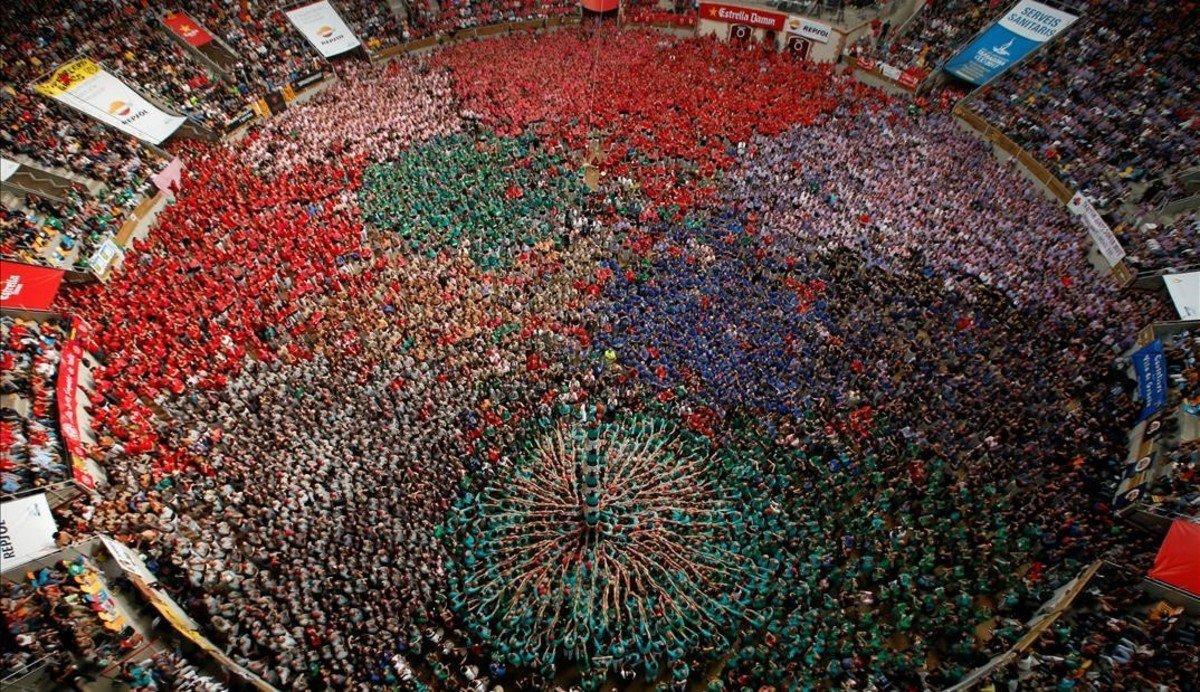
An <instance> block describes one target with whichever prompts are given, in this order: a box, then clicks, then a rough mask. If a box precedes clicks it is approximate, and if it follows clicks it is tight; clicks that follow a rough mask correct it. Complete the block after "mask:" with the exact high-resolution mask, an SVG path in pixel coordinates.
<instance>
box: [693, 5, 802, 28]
mask: <svg viewBox="0 0 1200 692" xmlns="http://www.w3.org/2000/svg"><path fill="white" fill-rule="evenodd" d="M700 19H708V20H711V21H714V22H724V23H726V24H744V25H746V26H749V27H752V28H755V29H767V30H769V31H782V30H783V28H784V27H785V26H786V25H787V20H788V16H787V15H786V14H780V13H778V12H765V11H763V10H756V9H754V8H751V7H740V6H738V5H722V4H719V3H715V2H702V3H700Z"/></svg>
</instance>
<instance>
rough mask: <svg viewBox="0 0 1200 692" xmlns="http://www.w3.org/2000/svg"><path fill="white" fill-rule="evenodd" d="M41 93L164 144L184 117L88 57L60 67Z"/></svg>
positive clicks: (39, 91) (45, 83)
mask: <svg viewBox="0 0 1200 692" xmlns="http://www.w3.org/2000/svg"><path fill="white" fill-rule="evenodd" d="M35 88H36V89H37V91H38V93H40V94H42V95H43V96H48V97H50V98H52V99H55V100H56V101H59V102H61V103H63V104H66V105H68V106H70V107H71V108H74V109H75V110H77V111H80V112H81V113H83V114H85V115H87V116H88V117H91V118H94V119H96V120H99V121H100V122H102V123H104V124H105V125H109V126H112V127H115V128H116V129H118V130H120V131H121V132H124V133H126V134H128V135H132V136H134V137H137V138H138V139H140V140H142V141H144V142H149V143H151V144H162V142H163V140H165V139H166V138H167V137H170V136H171V135H172V134H174V133H175V130H178V129H179V126H180V125H182V124H183V123H184V121H185V118H183V117H182V116H178V115H171V114H170V113H167V112H165V111H163V110H161V109H159V108H158V107H157V106H155V105H154V104H152V103H150V102H149V101H147V100H146V99H144V98H142V95H141V94H139V93H137V92H136V91H134V90H133V89H132V88H131V87H130V86H129V85H128V84H126V83H124V82H122V81H121V80H120V79H118V78H117V77H116V76H115V75H112V74H110V73H109V72H107V71H105V69H104V68H103V67H100V65H98V64H96V63H94V62H92V61H91V60H89V59H87V58H81V59H79V60H73V61H71V62H69V63H66V64H65V65H63V66H61V67H59V68H58V69H57V70H55V71H54V73H53V74H52V75H50V77H49V78H48V79H46V80H45V81H43V82H41V83H39V84H37V85H36V86H35Z"/></svg>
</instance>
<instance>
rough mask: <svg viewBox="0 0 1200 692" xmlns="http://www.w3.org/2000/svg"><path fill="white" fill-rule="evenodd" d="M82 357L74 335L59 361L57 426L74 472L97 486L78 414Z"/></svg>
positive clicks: (86, 483)
mask: <svg viewBox="0 0 1200 692" xmlns="http://www.w3.org/2000/svg"><path fill="white" fill-rule="evenodd" d="M82 358H83V346H82V345H80V343H79V341H77V340H75V339H72V340H70V341H68V342H67V343H66V344H64V345H63V350H62V358H60V359H59V361H58V386H57V388H56V394H57V395H58V398H57V400H56V402H57V405H58V429H59V432H61V433H62V438H63V444H64V445H66V448H67V453H68V454H70V455H71V475H72V476H73V477H74V478H75V480H76V481H77V482H78V483H80V484H82V485H84V486H86V487H87V488H89V489H95V487H96V479H95V478H92V474H91V473H89V472H88V470H87V467H86V465H85V463H86V462H85V457H84V450H83V441H82V438H81V436H80V434H79V420H78V417H77V416H76V411H77V410H78V404H79V363H80V360H81V359H82Z"/></svg>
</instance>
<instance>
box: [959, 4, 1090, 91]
mask: <svg viewBox="0 0 1200 692" xmlns="http://www.w3.org/2000/svg"><path fill="white" fill-rule="evenodd" d="M1076 19H1079V18H1078V17H1076V16H1075V15H1073V14H1070V13H1068V12H1063V11H1062V10H1058V9H1055V8H1053V7H1050V6H1049V5H1043V4H1042V3H1040V2H1035V0H1020V2H1018V3H1017V4H1016V5H1014V6H1013V8H1012V9H1011V10H1009V11H1008V12H1006V13H1005V14H1004V16H1003V17H1001V18H1000V19H999V21H997V22H995V23H994V24H992V25H991V26H989V27H988V28H987V30H986V31H984V32H983V33H982V34H980V35H978V36H976V37H975V39H974V40H973V41H971V42H970V43H968V44H967V46H966V47H965V48H963V49H962V50H960V51H959V52H958V53H957V54H955V55H954V57H952V58H950V60H948V61H947V62H946V68H945V69H946V71H947V72H949V73H950V74H953V75H955V76H957V77H959V78H961V79H965V80H967V81H968V82H970V83H972V84H975V85H976V86H982V85H984V84H987V83H988V82H990V81H992V80H993V79H995V78H996V77H999V76H1000V75H1002V74H1004V72H1005V71H1006V70H1008V68H1010V67H1012V66H1013V65H1015V64H1016V63H1017V62H1019V61H1020V60H1021V59H1022V58H1024V57H1025V56H1026V55H1029V54H1030V53H1032V52H1033V51H1035V50H1037V49H1038V48H1039V47H1041V45H1042V44H1043V43H1045V42H1047V41H1049V40H1050V39H1052V38H1054V37H1055V36H1058V35H1059V34H1060V33H1062V32H1063V31H1065V30H1066V28H1067V27H1069V26H1071V25H1072V24H1074V23H1075V20H1076Z"/></svg>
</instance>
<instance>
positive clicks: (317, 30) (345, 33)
mask: <svg viewBox="0 0 1200 692" xmlns="http://www.w3.org/2000/svg"><path fill="white" fill-rule="evenodd" d="M287 18H288V20H289V21H290V22H291V23H292V25H293V26H295V27H296V28H297V29H299V30H300V33H302V34H304V38H306V39H308V42H309V43H311V44H312V45H313V48H316V49H317V52H318V53H320V54H321V55H323V56H325V57H326V58H332V57H333V56H335V55H341V54H342V53H345V52H346V51H348V50H354V49H355V48H358V46H359V45H360V44H359V42H358V37H357V36H355V35H354V32H353V31H350V27H348V26H346V22H343V21H342V17H341V15H339V14H338V13H337V10H336V9H334V7H333V5H331V4H330V3H329V0H321V2H314V3H313V4H311V5H305V6H304V7H297V8H295V9H292V10H288V11H287Z"/></svg>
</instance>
